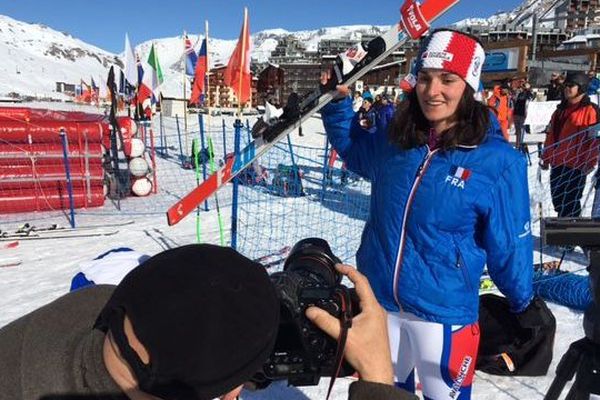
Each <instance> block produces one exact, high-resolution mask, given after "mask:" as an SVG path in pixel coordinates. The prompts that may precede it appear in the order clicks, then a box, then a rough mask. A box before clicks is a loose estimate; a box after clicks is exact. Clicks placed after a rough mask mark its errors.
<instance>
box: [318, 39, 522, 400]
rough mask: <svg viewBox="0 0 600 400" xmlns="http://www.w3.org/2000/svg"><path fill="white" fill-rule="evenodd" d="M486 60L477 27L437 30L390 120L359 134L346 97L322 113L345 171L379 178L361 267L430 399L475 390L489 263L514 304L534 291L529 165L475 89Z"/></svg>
mask: <svg viewBox="0 0 600 400" xmlns="http://www.w3.org/2000/svg"><path fill="white" fill-rule="evenodd" d="M484 59H485V52H484V50H483V46H482V45H481V44H480V43H479V42H478V40H477V39H475V38H474V37H472V36H470V35H467V34H464V33H461V32H457V31H453V30H448V29H441V30H436V31H434V32H433V33H431V34H430V35H429V36H428V37H427V38H425V39H424V40H423V42H422V44H421V48H420V51H419V54H418V57H417V64H416V68H415V69H416V77H417V83H416V86H415V89H414V90H413V91H412V92H411V93H410V94H409V95H408V97H407V99H406V100H405V101H403V102H402V103H401V104H400V105H399V107H398V109H397V111H396V113H395V116H394V119H393V121H392V122H391V124H390V125H389V126H384V125H381V124H378V125H377V130H376V132H374V134H371V135H364V134H362V132H361V131H360V128H359V127H358V123H357V121H356V119H355V118H353V114H354V113H353V112H352V109H351V102H350V99H349V98H347V97H346V98H344V99H340V100H339V101H337V102H334V103H330V104H329V105H327V106H326V107H324V108H323V109H322V114H321V115H322V117H323V123H324V126H325V129H326V132H327V135H328V138H329V140H330V141H331V143H332V145H333V147H334V148H336V150H337V151H338V154H340V156H341V157H342V159H343V160H344V161H345V162H346V164H347V166H348V169H349V170H352V171H354V172H355V173H357V174H359V175H361V176H363V177H364V178H366V179H368V180H370V181H371V185H372V187H371V206H370V212H369V217H368V219H367V223H366V225H365V228H364V231H363V234H362V240H361V245H360V248H359V250H358V253H357V255H356V259H357V267H358V269H359V270H360V271H361V272H362V273H363V274H365V275H366V277H367V278H368V279H369V281H370V284H371V286H372V288H373V291H374V293H375V295H376V297H377V300H378V301H379V303H380V304H381V305H382V306H383V307H384V308H385V309H386V310H387V312H388V327H389V335H390V345H391V350H392V361H393V363H394V366H395V380H396V383H397V384H398V385H401V387H403V388H405V389H407V390H414V386H415V382H414V370H415V369H416V370H417V372H418V375H419V378H420V381H421V384H422V387H423V395H424V396H425V397H426V398H435V399H450V398H452V399H468V398H470V394H471V382H472V379H473V373H474V367H475V361H476V357H477V348H478V343H479V327H478V324H477V319H478V310H479V308H478V307H479V301H478V295H479V278H480V276H481V273H482V271H483V268H484V265H486V264H487V267H488V271H489V272H490V274H491V276H492V278H493V280H494V281H495V282H496V284H497V286H498V288H499V289H500V290H501V291H502V293H503V294H505V295H506V297H507V298H508V299H509V302H510V305H511V311H512V312H514V313H516V314H518V313H522V312H525V311H526V310H528V307H529V304H530V302H531V299H532V297H533V290H532V275H533V267H532V264H533V258H532V256H533V254H532V252H533V244H532V237H531V228H530V214H529V193H528V186H527V165H526V161H525V158H524V156H523V155H522V154H520V153H519V152H517V151H516V150H515V149H514V148H512V147H511V146H510V145H509V144H508V143H507V142H506V141H505V140H504V139H503V136H502V131H501V129H500V127H499V125H498V121H497V120H496V118H495V117H494V116H493V114H492V113H491V111H490V110H489V109H488V108H487V107H486V106H485V105H484V104H482V103H480V102H477V101H476V100H475V99H474V94H475V92H476V90H478V88H479V81H480V74H481V67H482V65H483V63H484ZM328 77H329V74H324V75H323V76H322V77H321V83H323V84H325V83H326V81H327V79H328ZM338 91H339V92H340V95H344V94H347V93H348V92H349V91H348V88H346V87H345V86H340V87H339V88H338Z"/></svg>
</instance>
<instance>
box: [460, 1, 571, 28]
mask: <svg viewBox="0 0 600 400" xmlns="http://www.w3.org/2000/svg"><path fill="white" fill-rule="evenodd" d="M560 3H562V1H560V0H524V1H523V3H521V5H519V6H518V7H517V8H515V9H514V10H512V11H499V12H498V13H496V14H494V15H492V16H490V17H489V18H467V19H463V20H461V21H458V22H456V23H455V24H454V26H457V27H465V26H469V25H480V26H490V27H494V26H501V25H504V24H506V26H507V27H513V28H514V27H525V28H531V26H532V21H533V15H534V14H537V17H538V20H540V19H550V18H552V17H554V16H555V15H557V14H556V7H558V6H560ZM555 25H556V22H555V21H545V22H540V23H539V26H541V27H546V28H553V27H555Z"/></svg>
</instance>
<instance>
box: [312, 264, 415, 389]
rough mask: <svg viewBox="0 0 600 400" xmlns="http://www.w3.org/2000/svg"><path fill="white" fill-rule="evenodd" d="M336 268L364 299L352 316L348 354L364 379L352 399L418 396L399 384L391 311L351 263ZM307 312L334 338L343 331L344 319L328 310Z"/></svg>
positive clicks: (351, 362) (357, 386) (347, 343)
mask: <svg viewBox="0 0 600 400" xmlns="http://www.w3.org/2000/svg"><path fill="white" fill-rule="evenodd" d="M336 269H337V270H338V272H339V273H341V274H342V275H345V276H347V277H348V278H349V279H350V280H351V281H352V282H353V283H354V288H355V289H356V294H357V295H358V298H359V299H360V309H361V312H360V314H358V315H357V316H356V317H354V318H353V320H352V328H350V329H349V330H348V339H347V341H346V348H345V352H344V356H345V358H346V360H347V361H348V362H349V363H350V364H352V366H353V367H354V368H356V371H357V372H358V373H359V376H360V379H361V380H360V381H358V382H354V383H352V384H351V385H350V397H349V398H350V399H351V400H359V399H373V400H377V399H390V400H393V399H417V397H416V396H414V395H412V394H409V393H408V392H406V391H404V390H402V389H399V388H396V387H395V386H393V385H394V371H393V368H392V359H391V356H390V345H389V339H388V330H387V314H386V312H385V310H384V309H383V307H381V305H379V303H378V302H377V299H376V298H375V295H374V294H373V290H371V286H370V285H369V281H368V280H367V278H366V277H365V276H364V275H363V274H361V273H360V272H358V271H357V270H356V269H355V268H353V267H351V266H349V265H342V264H337V265H336ZM306 316H307V317H308V319H310V320H311V321H312V322H313V323H314V324H315V325H317V326H318V327H319V328H321V329H322V330H324V331H325V332H326V333H327V334H328V335H330V336H331V337H332V338H334V339H337V338H338V336H339V335H340V323H339V321H338V320H337V319H336V318H334V317H332V316H331V315H330V314H329V313H328V312H326V311H324V310H322V309H320V308H317V307H310V308H308V309H307V310H306Z"/></svg>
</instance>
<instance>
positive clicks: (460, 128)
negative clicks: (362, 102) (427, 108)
mask: <svg viewBox="0 0 600 400" xmlns="http://www.w3.org/2000/svg"><path fill="white" fill-rule="evenodd" d="M416 92H417V91H416V89H415V90H412V91H411V92H410V93H409V95H408V97H407V98H406V99H405V100H404V101H402V102H401V103H400V104H399V105H398V109H397V110H396V113H395V114H394V118H393V119H392V122H391V123H390V127H389V132H388V136H389V139H390V141H391V142H392V143H395V144H397V145H398V146H400V148H402V149H412V148H414V147H419V146H423V145H424V144H426V143H427V142H428V139H429V129H430V124H429V121H428V120H427V118H425V115H423V111H421V107H420V106H419V101H418V99H417V93H416ZM474 94H475V91H474V90H473V89H472V88H471V87H470V86H469V85H466V87H465V91H464V93H463V96H462V98H461V99H460V101H459V103H458V107H457V108H456V114H455V115H456V123H455V124H454V125H453V126H452V127H450V128H448V129H447V130H446V131H444V132H443V133H442V135H441V137H440V147H441V148H442V149H443V150H449V149H451V148H453V147H456V146H457V145H459V144H461V145H467V146H475V145H478V144H480V143H481V142H483V140H484V139H485V136H486V132H487V130H488V128H489V125H490V115H489V110H488V107H487V106H486V105H484V104H483V103H481V102H479V101H477V100H475V97H474Z"/></svg>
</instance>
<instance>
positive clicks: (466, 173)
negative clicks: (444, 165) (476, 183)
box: [445, 165, 471, 189]
mask: <svg viewBox="0 0 600 400" xmlns="http://www.w3.org/2000/svg"><path fill="white" fill-rule="evenodd" d="M470 177H471V170H470V169H466V168H463V167H459V166H456V165H453V166H452V167H451V168H450V173H449V174H448V176H446V179H445V182H446V183H448V184H449V185H450V186H454V187H457V188H459V189H464V188H465V183H466V182H467V181H468V180H469V178H470Z"/></svg>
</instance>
